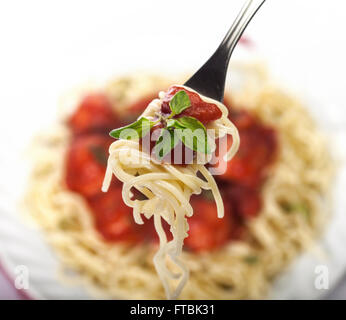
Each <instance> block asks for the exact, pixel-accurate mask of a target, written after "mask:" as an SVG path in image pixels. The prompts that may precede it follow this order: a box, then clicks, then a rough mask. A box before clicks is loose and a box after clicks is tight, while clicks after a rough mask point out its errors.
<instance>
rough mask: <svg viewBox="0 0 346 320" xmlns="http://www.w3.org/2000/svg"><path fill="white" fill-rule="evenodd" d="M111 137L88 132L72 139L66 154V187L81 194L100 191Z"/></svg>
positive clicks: (88, 194) (111, 140) (91, 194)
mask: <svg viewBox="0 0 346 320" xmlns="http://www.w3.org/2000/svg"><path fill="white" fill-rule="evenodd" d="M112 142H113V139H111V138H110V137H108V136H107V135H102V134H99V133H97V134H95V133H93V134H88V135H83V136H77V137H74V138H73V139H72V142H71V145H70V147H69V149H68V152H67V155H66V170H65V181H66V185H67V187H68V188H69V189H70V190H72V191H75V192H78V193H80V194H81V195H83V196H86V197H89V196H93V195H95V194H98V193H100V189H101V186H102V181H103V177H104V174H105V172H106V165H107V158H108V148H109V146H110V144H111V143H112Z"/></svg>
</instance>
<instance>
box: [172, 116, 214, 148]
mask: <svg viewBox="0 0 346 320" xmlns="http://www.w3.org/2000/svg"><path fill="white" fill-rule="evenodd" d="M175 120H176V123H177V125H178V126H179V127H181V128H185V129H183V130H177V134H178V138H179V139H180V140H181V141H182V142H183V143H184V145H185V146H187V147H188V148H190V149H192V150H194V151H198V152H202V153H207V154H210V153H211V150H210V146H209V144H208V136H207V130H206V128H205V126H204V125H203V124H202V123H201V122H200V121H198V120H197V119H196V118H193V117H182V118H178V119H175Z"/></svg>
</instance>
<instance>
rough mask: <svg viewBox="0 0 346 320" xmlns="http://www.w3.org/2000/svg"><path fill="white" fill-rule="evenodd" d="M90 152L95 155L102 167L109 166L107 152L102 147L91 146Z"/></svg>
mask: <svg viewBox="0 0 346 320" xmlns="http://www.w3.org/2000/svg"><path fill="white" fill-rule="evenodd" d="M89 150H90V152H91V154H92V155H93V157H94V159H95V160H96V161H97V162H98V163H99V164H100V165H102V166H104V167H105V166H107V152H106V151H105V150H104V148H103V147H102V146H97V145H94V146H90V147H89Z"/></svg>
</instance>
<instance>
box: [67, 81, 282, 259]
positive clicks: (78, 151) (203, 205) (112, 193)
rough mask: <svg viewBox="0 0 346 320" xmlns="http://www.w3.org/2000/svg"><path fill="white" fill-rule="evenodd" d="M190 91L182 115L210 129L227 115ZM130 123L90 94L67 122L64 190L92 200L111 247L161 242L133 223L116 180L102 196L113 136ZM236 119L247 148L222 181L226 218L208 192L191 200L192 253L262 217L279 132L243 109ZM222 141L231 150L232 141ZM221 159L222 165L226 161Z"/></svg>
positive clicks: (142, 104)
mask: <svg viewBox="0 0 346 320" xmlns="http://www.w3.org/2000/svg"><path fill="white" fill-rule="evenodd" d="M179 90H181V88H180V87H171V88H170V89H169V91H168V92H167V94H166V97H165V99H164V103H163V105H162V109H161V111H162V112H163V113H170V109H169V101H170V99H171V98H172V97H173V96H174V94H175V93H176V92H177V91H179ZM185 91H186V92H187V93H188V95H189V98H190V100H191V102H192V106H191V108H188V109H186V110H185V111H183V113H182V115H184V116H186V115H189V116H193V117H196V118H197V119H199V120H200V121H201V122H202V123H204V124H205V123H208V122H209V121H211V120H216V119H218V118H220V117H221V112H220V110H219V109H218V108H217V106H216V105H213V104H206V103H205V102H204V101H202V100H201V99H200V98H199V96H198V95H197V94H195V93H193V92H189V91H187V90H185ZM154 97H155V94H153V95H148V96H147V97H144V98H142V99H140V100H138V101H137V102H135V103H134V104H132V105H131V106H128V108H127V109H128V110H130V111H129V116H128V117H131V118H133V119H135V118H137V117H138V116H139V115H140V114H141V113H142V112H143V110H144V109H145V108H146V107H147V105H148V103H149V102H150V101H151V100H152V99H153V98H154ZM225 104H227V105H229V103H227V102H225ZM214 106H215V108H214ZM179 116H180V115H179ZM128 117H127V116H124V117H122V118H120V117H119V116H118V115H117V114H115V113H114V111H113V110H112V108H111V105H110V102H109V101H108V99H107V98H106V96H105V95H103V94H102V93H97V94H94V95H89V96H87V97H86V98H85V99H84V100H83V101H82V102H81V104H80V105H79V107H78V108H77V110H76V111H75V113H74V114H73V115H72V116H71V117H70V119H69V120H68V121H67V125H68V126H69V128H70V129H71V131H72V133H73V137H72V139H71V143H70V146H69V148H68V150H67V154H66V158H65V185H66V187H67V188H68V189H69V190H71V191H74V192H77V193H79V194H80V195H82V196H83V197H84V198H85V200H86V202H87V204H88V205H89V208H90V209H91V213H92V215H93V219H94V225H95V228H96V230H97V231H98V232H99V233H100V235H101V236H102V237H103V239H104V240H105V241H107V242H123V243H128V244H130V245H134V244H140V243H145V242H146V243H148V242H157V241H158V236H157V234H156V232H155V228H154V224H153V221H152V219H149V220H147V219H146V218H144V217H143V220H144V222H145V223H144V225H138V224H136V223H135V222H134V220H133V216H132V208H129V207H127V206H126V205H125V204H124V202H123V200H122V194H121V182H120V181H118V180H117V179H116V178H115V177H113V178H112V179H113V180H112V183H111V186H110V189H109V191H108V192H107V193H103V192H101V185H102V181H103V178H104V174H105V170H106V161H107V157H108V148H109V146H110V144H111V143H112V142H113V141H114V140H113V139H112V138H110V137H109V135H108V133H109V131H110V130H112V129H114V128H116V127H118V126H119V124H121V125H123V124H124V123H125V122H126V121H128ZM229 118H230V120H231V121H233V123H234V124H235V125H236V126H237V128H238V130H239V134H240V139H241V142H240V148H239V151H238V153H237V154H236V156H235V157H234V158H233V159H232V160H231V161H230V162H228V163H225V165H226V170H225V172H224V173H223V174H222V175H219V176H215V180H216V182H217V184H218V186H219V189H220V192H221V194H222V197H223V201H224V206H225V217H224V218H223V219H219V218H217V212H216V205H215V203H214V200H213V199H210V194H208V193H207V192H204V193H202V195H199V196H192V198H191V205H192V207H193V209H194V215H193V216H192V217H190V218H188V222H189V226H190V230H189V232H188V233H189V236H188V237H187V238H186V239H185V240H184V244H185V249H186V250H190V251H192V252H196V253H198V252H203V251H210V250H215V249H218V248H220V247H222V246H223V245H225V244H226V243H228V242H229V241H232V240H233V239H239V238H242V237H244V236H245V235H246V228H245V223H246V221H247V220H249V219H252V218H253V217H256V216H257V215H258V214H259V213H260V210H261V206H262V203H261V196H260V194H261V187H262V185H263V182H264V181H265V179H266V176H267V172H268V168H269V167H270V166H271V165H272V163H273V162H274V161H275V157H276V153H277V148H278V143H277V137H276V132H275V130H273V129H272V128H270V127H268V126H265V125H263V124H262V123H261V122H260V121H259V120H258V119H257V118H256V117H255V116H253V115H252V114H250V113H249V112H247V111H244V110H239V111H238V110H237V111H234V110H233V109H230V115H229ZM217 143H227V145H228V146H230V145H231V143H232V139H231V138H228V139H226V140H225V139H224V141H217ZM151 148H152V146H151ZM219 161H223V160H222V157H219ZM141 196H142V195H141V194H139V192H134V197H135V198H136V199H138V198H140V197H141ZM163 227H164V229H165V231H166V233H167V236H168V238H169V239H171V238H172V236H171V234H170V232H169V225H168V224H167V223H166V222H163Z"/></svg>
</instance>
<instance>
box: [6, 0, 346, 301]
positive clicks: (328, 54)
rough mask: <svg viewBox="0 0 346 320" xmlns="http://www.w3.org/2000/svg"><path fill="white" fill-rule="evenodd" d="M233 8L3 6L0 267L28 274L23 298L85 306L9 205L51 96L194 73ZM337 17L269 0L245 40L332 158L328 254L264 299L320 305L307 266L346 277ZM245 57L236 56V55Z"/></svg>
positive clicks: (302, 265)
mask: <svg viewBox="0 0 346 320" xmlns="http://www.w3.org/2000/svg"><path fill="white" fill-rule="evenodd" d="M242 2H243V1H241V0H234V1H233V2H232V3H230V1H226V0H224V1H218V3H217V6H216V5H215V4H214V5H211V4H210V3H209V2H201V1H198V2H197V1H190V2H187V1H182V0H178V1H175V5H173V6H172V5H171V2H170V1H166V2H165V1H160V2H158V1H145V2H143V1H139V0H138V1H131V2H130V1H128V2H114V1H113V2H112V1H107V2H106V1H91V2H89V1H82V2H79V1H74V2H72V3H71V1H59V2H56V3H54V4H53V3H49V4H48V3H47V2H46V1H31V2H30V3H27V2H25V1H23V2H22V4H21V10H18V5H17V4H15V3H14V2H7V4H6V5H5V4H1V5H0V38H1V39H2V48H5V49H4V50H2V59H1V61H0V70H1V73H0V88H1V90H0V103H1V117H0V146H1V151H0V178H1V179H0V260H1V263H2V264H3V265H4V266H5V268H6V270H7V271H8V273H9V274H10V275H11V276H13V277H14V276H15V268H16V266H18V265H25V266H27V267H28V268H29V272H30V274H29V276H30V288H29V290H28V293H29V295H31V296H33V297H36V298H44V299H50V298H55V299H63V298H65V299H72V298H78V299H87V298H89V295H88V294H87V293H86V292H85V291H84V290H83V289H82V288H76V287H66V286H63V285H61V284H60V283H59V281H58V280H57V277H56V270H57V265H58V264H57V260H56V258H55V256H54V254H53V253H52V251H51V250H50V248H49V247H48V246H47V245H46V243H45V242H44V239H43V237H42V235H41V234H40V233H38V232H37V231H36V230H35V229H32V228H30V227H28V226H27V225H25V224H24V223H23V220H22V218H21V217H20V211H19V210H18V206H17V204H18V200H19V199H20V197H21V194H22V192H23V190H24V185H25V178H26V176H27V173H28V167H27V163H26V161H25V158H23V150H24V149H25V147H26V146H27V144H28V142H29V141H30V139H31V137H32V135H33V134H34V133H35V132H38V131H40V130H41V129H42V128H43V127H47V126H49V124H50V123H52V121H54V119H55V116H56V108H55V105H56V102H57V100H58V97H59V95H60V94H62V93H63V92H64V90H67V89H68V88H69V87H71V86H73V85H76V84H79V83H84V82H85V81H87V80H89V79H90V78H91V77H92V78H96V79H101V78H102V79H103V78H105V77H107V76H110V75H117V74H120V73H123V72H129V71H131V70H137V69H138V68H140V69H143V68H144V69H149V70H152V71H160V72H163V71H168V72H171V71H175V72H177V71H186V69H187V68H188V69H191V70H195V69H197V68H198V67H199V66H200V65H201V64H202V63H203V62H204V61H205V60H206V58H207V57H208V56H209V55H210V54H211V53H212V51H213V50H214V48H215V47H216V45H217V44H218V42H219V41H220V39H221V38H222V36H223V34H224V33H225V32H226V30H227V28H228V27H229V25H230V24H231V22H232V19H233V18H234V15H235V13H236V11H237V10H238V9H239V5H241V3H242ZM196 5H198V6H199V7H198V11H197V10H196V8H195V6H196ZM345 9H346V7H345V2H344V1H341V0H339V1H337V0H335V1H330V2H326V1H323V0H319V1H314V2H313V6H312V2H311V1H306V2H301V1H299V0H291V1H267V3H266V4H265V6H264V7H263V9H261V12H260V14H259V15H258V16H257V17H256V18H255V20H254V21H253V22H252V23H251V25H250V26H249V29H248V30H247V33H246V34H247V35H248V36H249V37H250V38H251V39H252V40H254V42H255V43H256V44H257V50H256V54H257V55H259V56H262V57H265V60H266V61H268V62H269V66H270V68H271V70H272V71H273V73H274V74H275V76H276V77H277V78H278V79H279V80H280V81H281V83H284V84H286V85H287V86H288V87H291V88H293V89H294V90H295V91H296V92H298V94H300V95H301V96H302V97H304V100H306V101H307V102H308V105H309V106H310V109H311V112H312V113H313V114H314V115H315V117H316V119H317V121H318V122H319V124H320V127H321V129H322V130H324V131H325V132H326V133H327V134H328V135H329V137H330V141H331V144H332V148H333V150H334V153H335V154H337V155H338V157H339V160H340V168H339V172H338V177H337V180H336V182H335V185H334V192H333V195H334V210H333V215H332V219H331V221H330V224H329V225H328V227H327V230H326V233H325V234H324V236H323V238H322V239H321V240H320V241H319V242H320V244H321V246H322V248H324V249H325V251H326V253H327V258H326V260H325V261H321V260H318V259H317V258H316V257H314V256H313V255H311V254H309V253H304V254H302V255H301V256H300V257H298V258H297V259H296V261H295V262H294V263H293V264H292V265H291V266H290V267H289V268H288V270H287V271H285V272H284V273H283V274H282V276H281V277H280V278H279V279H277V281H276V282H275V284H274V287H273V290H272V291H271V294H270V297H273V298H294V299H303V298H319V297H322V296H323V295H325V294H327V292H328V291H325V290H322V291H321V290H317V289H316V288H315V286H314V281H315V279H316V274H315V267H316V265H325V266H327V267H328V270H329V276H330V286H329V287H330V288H332V287H333V285H334V284H335V283H336V282H337V281H338V279H339V278H340V276H341V275H342V274H343V272H345V270H346V254H345V250H344V245H345V243H346V233H345V232H344V230H346V215H345V211H346V197H345V195H344V190H346V166H345V163H346V161H345V158H346V157H345V152H346V151H345V150H346V144H345V138H346V130H345V128H346V114H345V110H346V109H345V101H346V92H345V90H344V75H345V74H346V70H345V63H344V57H345V56H346V48H345V46H344V45H343V44H342V42H340V41H342V39H343V36H342V35H341V34H340V32H341V30H345V28H346V22H345V21H346V20H345V19H343V17H342V15H343V12H345ZM81 12H82V14H81ZM168 12H170V14H168ZM14 16H15V17H16V19H13V17H14ZM293 16H294V18H293ZM178 17H179V18H178ZM18 21H19V22H20V23H18ZM249 55H250V56H251V55H252V54H249V53H248V52H247V51H246V50H244V49H237V50H236V52H235V53H234V56H236V57H238V58H239V57H240V58H241V57H243V58H244V57H245V58H246V57H247V56H249Z"/></svg>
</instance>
